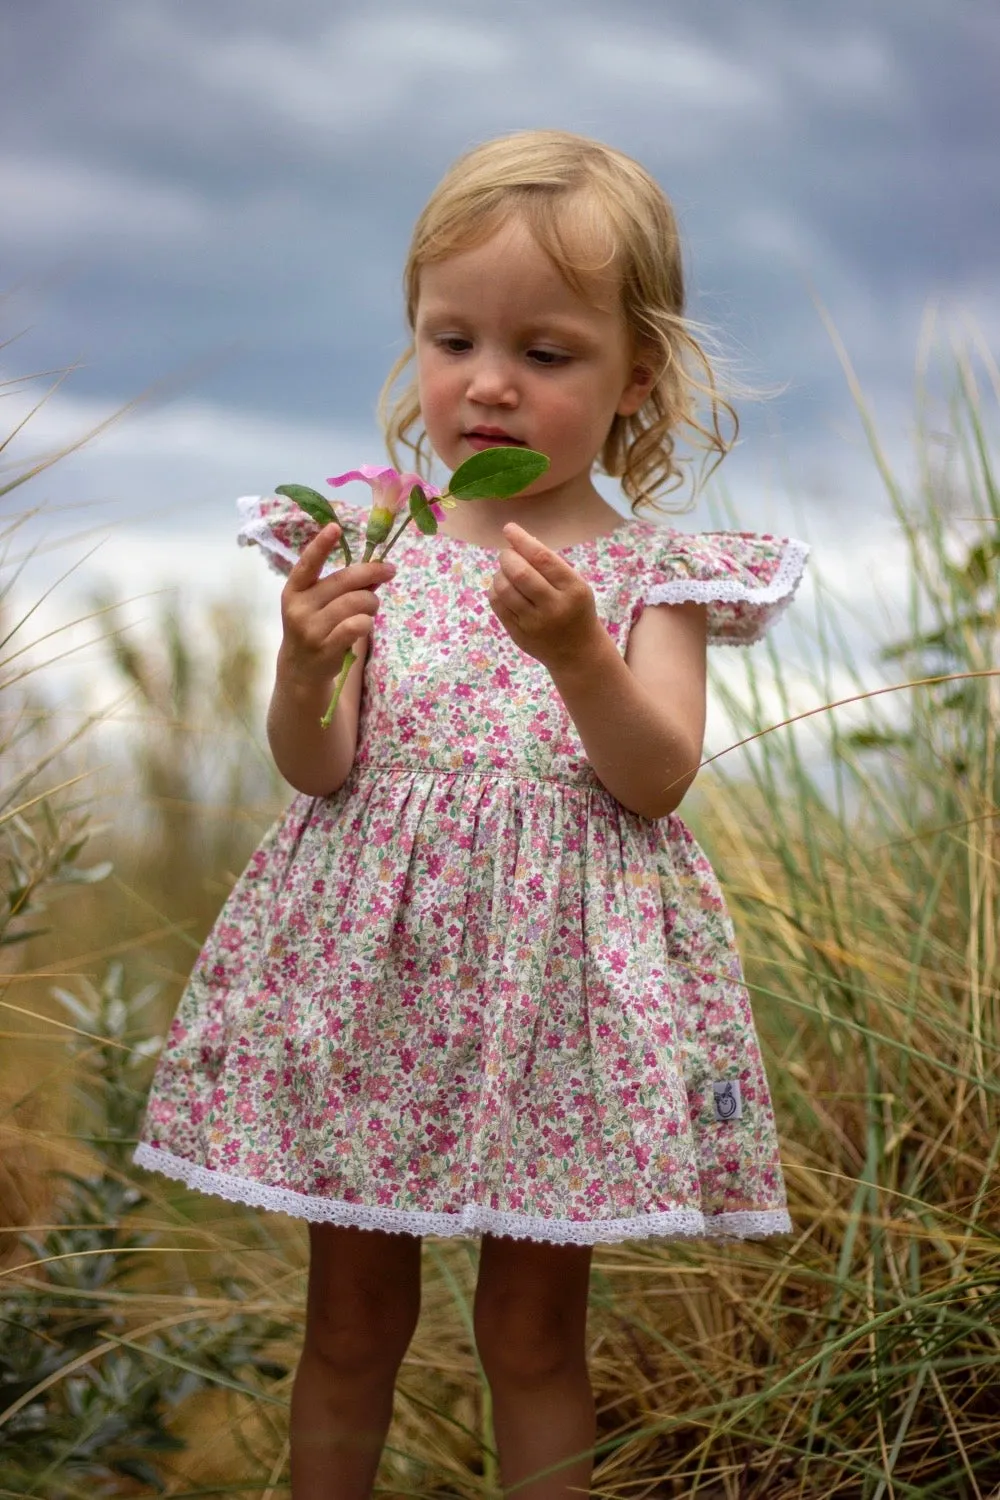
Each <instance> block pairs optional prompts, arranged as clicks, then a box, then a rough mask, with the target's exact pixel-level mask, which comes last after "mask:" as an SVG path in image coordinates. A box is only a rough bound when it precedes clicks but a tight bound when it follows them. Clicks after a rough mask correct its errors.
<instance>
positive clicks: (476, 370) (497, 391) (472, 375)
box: [468, 355, 517, 406]
mask: <svg viewBox="0 0 1000 1500" xmlns="http://www.w3.org/2000/svg"><path fill="white" fill-rule="evenodd" d="M468 396H469V400H470V401H475V402H477V403H478V405H480V406H510V405H511V404H512V403H514V402H516V401H517V387H516V382H515V381H514V378H513V372H512V371H511V369H510V365H509V362H508V361H507V360H504V359H500V358H497V357H490V356H488V355H484V356H483V357H482V358H480V359H478V360H476V362H475V364H474V366H473V368H472V369H471V370H470V372H469V385H468Z"/></svg>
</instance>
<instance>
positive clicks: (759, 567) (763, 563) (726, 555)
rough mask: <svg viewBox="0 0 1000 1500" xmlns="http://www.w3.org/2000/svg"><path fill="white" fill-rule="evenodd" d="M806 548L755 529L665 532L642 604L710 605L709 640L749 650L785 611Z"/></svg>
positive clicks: (802, 566) (799, 575) (791, 539)
mask: <svg viewBox="0 0 1000 1500" xmlns="http://www.w3.org/2000/svg"><path fill="white" fill-rule="evenodd" d="M809 550H810V549H809V546H808V544H807V543H806V542H800V541H798V540H796V538H795V537H787V536H770V535H768V534H766V533H758V532H753V531H702V532H681V531H669V532H667V533H666V535H665V536H664V538H663V540H662V541H661V542H658V544H657V546H656V548H655V549H654V555H653V556H652V557H651V559H650V562H649V565H648V568H647V577H646V581H645V585H644V590H643V602H644V603H645V604H683V603H685V602H686V601H688V600H693V601H696V602H697V603H699V604H706V605H707V606H708V642H709V645H715V646H752V645H753V644H754V642H755V641H759V640H760V639H761V637H762V636H763V635H764V634H765V632H766V631H767V630H768V628H769V627H770V626H771V625H773V623H774V621H775V620H776V619H777V618H778V616H779V615H781V614H782V613H783V611H784V610H785V609H787V607H788V605H789V604H790V603H791V600H792V596H793V595H794V593H795V590H796V589H797V588H798V586H799V583H800V582H801V579H802V574H803V572H804V570H805V565H806V559H807V558H808V556H809Z"/></svg>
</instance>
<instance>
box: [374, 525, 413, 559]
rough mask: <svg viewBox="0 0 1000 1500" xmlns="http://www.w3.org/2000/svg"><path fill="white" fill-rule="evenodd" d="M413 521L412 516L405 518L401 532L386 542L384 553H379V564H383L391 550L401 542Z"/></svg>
mask: <svg viewBox="0 0 1000 1500" xmlns="http://www.w3.org/2000/svg"><path fill="white" fill-rule="evenodd" d="M412 520H413V517H412V516H410V515H408V516H406V517H404V520H403V524H402V526H400V528H399V530H398V531H397V532H396V533H395V535H394V536H391V537H390V538H389V540H388V541H387V542H386V544H385V546H384V547H383V548H382V551H381V552H380V553H379V556H378V560H379V562H381V561H382V559H383V558H384V557H386V556H387V555H388V553H389V550H390V549H391V548H392V547H394V546H395V545H396V543H397V541H398V540H399V538H400V537H401V536H402V535H403V531H404V529H405V528H406V527H407V526H408V525H409V524H410V522H411V521H412Z"/></svg>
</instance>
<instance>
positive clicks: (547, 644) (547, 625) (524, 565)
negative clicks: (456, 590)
mask: <svg viewBox="0 0 1000 1500" xmlns="http://www.w3.org/2000/svg"><path fill="white" fill-rule="evenodd" d="M503 531H504V536H505V537H506V538H507V541H508V542H509V543H510V550H509V551H504V552H501V553H500V567H499V569H498V571H497V572H496V573H494V575H493V581H492V583H491V585H490V591H489V601H490V608H491V609H492V611H493V613H494V614H495V615H496V617H497V619H498V620H499V621H500V624H501V625H502V626H503V628H504V629H505V630H506V632H507V634H508V635H509V636H510V638H511V640H512V641H513V642H514V643H515V645H518V646H520V648H521V650H522V651H525V652H527V654H528V655H529V656H533V657H534V658H535V660H536V661H540V662H541V663H542V665H543V666H545V667H548V669H549V670H550V671H553V670H555V669H557V668H559V667H563V666H569V665H574V664H576V663H577V662H580V661H583V660H585V659H586V657H587V654H588V653H589V652H590V651H592V650H593V647H594V642H595V640H596V639H598V637H599V632H600V630H601V622H600V620H599V618H598V615H597V606H596V604H595V602H594V595H593V592H592V590H591V587H590V584H589V583H587V581H586V579H584V578H581V577H580V574H579V573H578V572H577V571H576V569H575V568H573V567H571V566H570V564H569V563H568V562H567V561H566V559H565V558H564V557H560V556H559V554H558V553H557V552H552V551H551V550H550V549H549V548H548V547H546V546H544V545H543V544H542V543H541V542H540V541H538V540H537V538H536V537H533V536H532V535H531V533H530V532H527V531H525V530H524V528H523V526H518V525H517V524H516V523H515V522H514V521H510V522H508V524H507V525H506V526H505V527H504V528H503Z"/></svg>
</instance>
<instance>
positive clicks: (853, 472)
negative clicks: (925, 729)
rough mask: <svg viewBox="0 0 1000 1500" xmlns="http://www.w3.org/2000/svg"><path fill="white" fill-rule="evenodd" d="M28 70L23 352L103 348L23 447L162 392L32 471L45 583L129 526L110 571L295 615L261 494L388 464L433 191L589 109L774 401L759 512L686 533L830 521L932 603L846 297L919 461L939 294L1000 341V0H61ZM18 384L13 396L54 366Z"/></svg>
mask: <svg viewBox="0 0 1000 1500" xmlns="http://www.w3.org/2000/svg"><path fill="white" fill-rule="evenodd" d="M0 75H2V87H0V113H2V128H0V205H2V218H0V289H2V290H4V291H5V293H6V295H5V298H4V301H3V304H2V308H3V329H2V336H3V337H4V338H7V339H9V338H11V337H12V336H13V335H20V336H19V337H17V338H16V340H15V342H13V343H11V344H9V345H8V346H7V347H6V348H5V349H3V350H2V351H0V369H2V372H3V374H4V375H5V376H6V377H7V378H8V379H9V378H10V377H11V376H14V375H23V374H27V373H29V372H31V371H35V370H49V369H55V368H62V367H64V366H66V365H68V364H70V363H72V362H76V361H80V362H81V368H79V369H78V370H76V371H75V372H74V373H73V374H72V376H71V377H70V378H69V379H68V380H67V381H66V382H65V383H64V384H63V385H62V386H61V387H60V389H59V391H58V393H57V394H56V395H55V396H54V397H53V398H52V399H51V400H49V401H48V402H47V403H46V405H45V407H44V408H43V410H42V411H41V412H40V413H39V414H37V415H36V416H35V417H33V418H32V420H31V422H30V423H29V425H28V427H27V428H26V430H25V435H24V437H23V438H22V440H21V443H20V446H17V445H15V449H14V452H15V455H17V454H27V453H29V452H32V451H34V450H35V449H36V448H41V447H45V446H47V445H49V444H51V443H55V442H63V441H67V440H69V439H70V438H72V437H75V436H77V435H79V434H81V433H82V432H83V431H84V430H86V429H87V428H88V427H89V426H91V425H93V424H94V423H96V422H98V421H100V420H102V419H103V418H105V417H107V416H109V415H110V414H111V413H112V412H113V411H115V410H116V409H117V408H118V407H120V406H121V405H123V404H124V403H125V402H127V401H130V400H132V399H133V398H135V397H138V396H140V395H142V394H143V393H144V392H146V391H148V390H149V389H150V388H151V387H157V388H159V395H158V397H157V399H156V400H155V401H153V402H150V403H145V404H144V405H142V406H141V407H140V408H139V409H138V410H137V411H136V412H135V413H134V414H133V415H132V416H131V417H129V418H128V419H127V420H126V421H124V422H123V423H119V424H116V425H115V426H114V427H113V428H112V429H111V430H110V431H109V432H108V433H107V434H106V436H104V437H103V438H102V439H101V440H99V441H98V442H96V443H95V444H93V445H91V446H89V447H88V448H87V449H86V450H85V451H84V452H83V453H82V454H80V455H79V456H78V457H76V458H74V459H72V460H70V461H68V462H66V463H64V464H60V465H59V466H58V468H57V469H55V470H53V471H52V473H51V474H50V475H48V476H45V477H42V478H40V479H38V480H36V481H34V482H33V483H32V484H31V485H30V486H28V487H26V488H25V489H22V490H19V491H18V492H17V493H16V496H14V497H8V499H7V501H6V502H5V503H6V504H7V505H8V506H10V504H11V501H12V499H16V500H17V502H18V504H22V503H23V504H32V505H45V506H47V507H50V508H49V509H48V510H46V511H45V512H44V513H43V515H41V516H40V517H38V518H36V519H35V521H33V522H32V523H31V525H30V526H28V527H27V528H25V530H24V533H23V535H24V537H25V538H26V539H27V538H30V539H32V540H35V541H38V540H41V544H42V549H43V550H42V551H41V552H40V553H39V554H38V555H37V556H36V557H35V559H34V560H33V562H32V563H31V565H30V566H29V568H28V569H27V571H26V572H25V574H24V577H23V580H22V583H21V584H20V585H19V587H20V588H22V589H28V588H31V587H38V586H39V585H40V584H41V583H43V582H44V581H45V579H46V578H47V577H49V576H51V573H52V570H53V569H54V568H55V567H56V566H60V565H61V566H66V565H68V564H69V563H70V562H72V561H74V560H76V559H78V558H79V556H80V555H81V553H82V551H83V550H85V545H86V546H89V545H92V544H93V542H95V541H100V543H101V545H100V547H99V549H98V552H97V553H96V554H95V556H94V557H93V558H92V559H90V560H89V561H88V562H87V563H85V564H82V565H81V566H80V568H79V569H78V571H77V573H76V574H75V575H74V586H76V585H78V586H79V588H80V590H81V591H84V590H85V587H86V585H87V583H88V582H89V580H90V579H91V578H93V577H95V576H97V574H99V573H102V572H103V576H104V577H107V578H109V579H111V580H112V581H113V582H114V583H115V585H116V586H118V587H119V588H120V589H121V590H122V591H124V592H126V593H129V592H138V591H140V590H141V589H142V588H143V586H144V585H149V584H151V583H154V582H162V583H171V582H176V581H182V582H183V585H184V587H185V588H187V589H189V590H190V591H191V592H192V593H193V594H194V593H198V592H199V591H200V593H201V594H202V595H204V594H206V593H211V592H212V591H213V590H215V591H216V592H218V593H221V592H224V591H226V590H229V589H232V588H234V587H238V588H245V589H248V590H259V598H260V600H261V607H262V609H263V610H265V611H270V612H271V613H270V614H269V618H270V619H271V622H272V627H273V611H274V610H275V609H276V607H277V594H276V589H275V587H274V585H276V582H277V581H276V580H274V579H273V577H272V576H271V575H266V580H267V581H266V582H265V581H264V579H265V572H264V569H263V565H262V563H261V561H260V559H259V558H257V557H256V556H252V557H251V556H250V555H248V554H247V553H242V552H237V550H236V549H235V548H234V546H233V544H232V527H233V500H234V498H235V497H236V496H237V495H239V494H244V493H260V492H263V491H267V490H269V489H272V488H273V486H274V485H275V484H277V483H280V482H281V481H282V480H287V479H296V480H299V481H302V482H307V483H313V484H315V485H321V484H322V480H323V478H324V477H325V475H327V474H329V473H332V472H335V471H336V470H337V469H340V468H347V467H353V466H354V465H356V464H358V463H363V462H377V461H379V459H380V458H381V457H382V454H381V450H380V445H379V436H378V430H377V427H376V424H375V420H374V404H375V399H376V396H377V392H378V389H379V386H380V384H381V381H382V378H383V376H384V374H385V372H386V370H387V369H388V367H389V365H390V364H391V362H392V360H393V359H394V358H395V356H396V354H397V353H398V352H399V350H400V348H401V347H402V343H403V320H402V301H401V295H400V273H401V269H402V264H403V260H404V256H405V253H406V246H407V242H408V238H409V233H410V229H411V226H412V223H413V220H414V217H415V216H416V214H417V213H418V212H419V210H420V208H421V207H422V205H423V203H424V201H425V200H426V198H427V196H428V195H429V193H430V192H431V191H432V189H433V188H434V186H435V184H436V182H437V181H438V180H439V178H440V176H441V175H442V173H443V172H444V170H445V169H446V168H447V166H448V165H449V163H450V162H451V161H452V160H453V159H454V158H455V157H456V156H457V155H458V154H459V153H460V152H462V151H463V150H465V149H466V148H467V147H469V146H470V145H472V144H474V143H476V142H478V141H482V140H484V139H487V138H489V137H491V136H494V135H498V134H501V133H504V132H506V131H509V130H514V129H520V128H525V127H532V126H557V127H561V128H565V129H569V130H573V131H579V132H581V133H584V134H588V135H592V136H595V137H598V138H599V139H602V140H604V141H607V142H609V143H611V144H613V145H615V146H617V147H619V148H621V149H623V150H624V151H626V152H628V153H630V154H632V155H634V156H636V157H637V158H638V159H639V160H640V161H642V162H643V164H644V165H645V166H646V167H647V168H648V169H649V170H650V171H651V172H652V173H653V174H654V175H655V176H656V177H657V178H658V180H659V181H660V182H661V183H662V184H663V186H664V188H665V189H666V191H667V192H668V194H669V195H670V197H671V198H672V200H673V202H674V204H675V206H676V209H677V212H678V215H679V218H680V221H681V225H682V229H683V232H684V235H685V238H686V242H687V265H688V275H689V284H690V289H691V302H690V311H691V313H692V315H693V316H695V317H696V318H698V319H701V320H703V321H705V322H707V323H708V324H709V325H710V326H711V327H712V328H713V329H714V330H715V331H716V332H717V334H718V337H719V338H720V339H721V341H722V344H723V346H724V348H725V349H726V350H727V352H728V354H729V355H730V357H731V358H732V359H733V360H734V361H735V367H736V369H737V371H738V373H739V374H740V375H741V377H742V378H743V380H744V381H746V382H748V383H749V384H751V385H753V386H755V387H759V388H761V389H767V390H770V391H771V392H772V394H771V395H770V396H769V397H768V399H766V400H761V401H758V402H755V403H749V404H747V405H744V406H743V407H742V409H741V415H742V416H743V419H744V441H743V443H742V445H741V447H740V449H739V451H738V452H737V453H735V454H734V455H733V456H732V457H731V458H730V459H729V460H727V463H726V465H725V466H724V473H725V474H726V476H727V493H728V496H729V501H730V503H731V505H732V507H733V517H732V518H726V517H724V516H722V515H720V513H719V512H718V511H717V510H713V509H712V506H713V505H715V503H716V502H715V501H712V500H710V499H709V500H705V499H703V500H702V501H700V502H699V506H698V508H697V509H696V510H694V511H692V512H690V513H689V514H687V515H685V516H684V517H683V518H682V519H681V521H680V522H679V524H680V525H682V526H684V527H685V528H687V529H690V530H697V529H710V528H711V527H712V526H718V525H727V524H734V522H735V524H737V525H739V526H740V527H743V528H746V529H756V530H772V531H774V530H782V531H784V532H787V533H791V534H795V535H800V536H803V537H805V539H806V540H808V541H810V542H811V543H812V545H813V547H814V558H815V563H816V565H817V567H818V569H820V570H821V572H822V575H823V577H824V579H825V580H827V581H829V583H830V584H831V586H832V587H834V588H835V589H838V590H841V591H842V592H843V594H844V598H845V602H846V604H847V605H848V606H850V608H849V609H848V613H849V614H850V613H852V610H853V609H854V607H855V606H856V607H857V608H860V609H864V608H865V607H866V605H867V604H868V603H870V596H871V595H872V593H873V592H876V591H879V592H881V593H882V595H883V597H884V599H886V600H889V601H890V602H891V601H892V600H893V599H895V598H897V597H898V598H899V600H900V601H902V598H903V587H904V583H905V577H904V573H905V569H904V565H903V561H902V554H901V552H900V551H899V548H898V544H897V539H896V535H895V533H896V529H897V528H896V527H895V523H894V521H893V518H892V514H891V507H890V505H889V502H888V500H886V499H885V497H884V496H883V495H882V492H881V491H880V489H879V488H878V485H877V483H876V480H875V477H874V473H873V467H872V464H871V462H870V460H868V459H867V457H866V455H865V451H864V447H863V443H862V440H861V435H860V428H859V425H858V422H857V420H856V418H855V417H854V416H853V415H852V406H851V401H850V397H849V394H848V391H847V387H846V384H845V381H844V377H843V373H842V371H841V369H840V366H839V364H838V360H837V356H836V353H835V351H834V348H833V346H832V344H831V340H830V337H829V334H828V332H827V331H826V329H825V328H824V325H823V321H822V319H821V317H820V313H819V311H818V309H817V305H816V302H815V300H814V297H818V298H819V299H820V300H821V301H822V303H823V305H824V306H825V307H826V309H828V311H829V314H830V316H831V317H832V319H833V320H834V322H835V324H836V327H837V329H838V331H839V334H840V336H841V337H842V339H843V341H844V343H845V345H846V347H847V349H848V351H849V354H850V357H851V359H852V360H853V362H854V364H855V366H856V368H857V370H858V373H859V375H860V378H861V381H862V384H863V386H864V388H865V390H866V392H867V393H868V396H869V398H870V399H871V402H872V404H873V406H874V408H875V412H876V415H877V417H878V419H879V422H880V425H881V427H882V430H883V433H884V436H885V439H886V442H887V445H888V446H889V449H890V451H891V453H892V454H893V456H894V458H895V459H896V460H897V461H898V462H899V463H900V464H901V465H904V464H905V462H906V454H907V451H908V443H909V424H910V421H911V411H912V387H913V373H914V363H915V358H916V350H917V345H918V340H919V337H920V330H921V322H922V319H923V318H924V316H925V314H926V311H927V308H928V305H929V303H932V302H933V303H934V304H936V305H938V306H940V307H941V309H942V310H943V314H944V316H945V317H951V318H953V319H954V318H958V317H961V316H966V317H969V318H971V319H973V320H974V321H975V323H976V324H977V326H978V327H979V328H980V329H981V330H982V332H983V334H984V335H985V337H986V339H987V340H988V341H990V342H992V345H993V347H994V349H995V348H996V346H997V343H998V341H1000V270H998V262H997V254H996V226H997V224H998V223H1000V211H998V210H1000V203H998V199H1000V174H998V172H997V157H996V146H997V141H998V139H1000V91H998V90H997V88H996V79H997V77H1000V11H997V10H996V9H995V8H994V7H993V6H990V5H988V4H986V3H985V0H889V3H885V4H883V5H880V6H872V5H871V4H870V3H862V0H843V3H841V4H840V5H838V6H837V7H829V6H821V5H819V4H817V3H806V4H803V3H802V0H754V3H753V4H750V5H748V4H745V3H742V0H701V3H699V4H698V5H697V6H694V5H687V6H680V5H677V4H674V3H673V0H544V3H541V0H530V3H529V0H508V3H507V4H506V5H504V6H502V7H471V6H469V5H468V4H467V3H458V0H436V3H435V0H408V3H401V4H398V5H397V4H395V3H390V0H386V3H381V0H372V3H368V4H364V5H362V4H361V3H359V0H341V3H333V4H331V3H320V0H281V3H280V4H279V3H278V0H270V3H265V0H199V3H198V4H196V5H195V4H183V3H181V0H102V3H101V5H100V6H92V5H81V4H79V3H78V0H32V3H31V4H18V5H10V4H9V5H6V6H4V7H3V16H2V20H0ZM45 384H46V382H41V383H40V384H38V385H37V386H35V387H32V389H34V390H36V391H37V392H38V393H40V392H41V390H42V389H44V386H45ZM8 392H9V394H8V399H7V401H6V402H5V403H4V405H3V407H0V415H4V414H6V415H7V416H8V417H10V418H13V417H15V416H17V415H18V414H19V413H20V412H23V410H24V409H25V406H24V403H25V400H26V393H25V391H24V390H22V389H21V388H8ZM604 488H605V490H606V493H608V494H609V498H613V494H612V492H611V491H610V490H608V489H607V486H604ZM46 570H48V572H46ZM873 584H877V590H875V589H873ZM809 587H810V589H811V588H812V584H810V586H809ZM81 597H82V592H81ZM60 598H61V599H63V600H65V601H67V603H68V602H69V601H70V600H71V598H72V595H71V593H70V592H68V591H67V590H64V591H63V592H62V593H61V595H60ZM810 598H811V595H810V594H808V593H807V594H806V595H805V596H804V599H805V600H806V601H808V600H809V599H810ZM798 608H799V606H798V605H796V606H794V607H793V613H794V610H796V609H798ZM801 608H802V610H803V616H802V618H803V620H804V619H805V616H806V615H810V616H811V607H809V606H808V603H804V604H803V606H802V607H801ZM40 618H44V616H40ZM791 620H792V616H791V615H790V616H789V618H788V620H787V621H786V622H783V623H782V625H781V626H780V627H779V628H780V630H781V631H782V632H784V633H785V635H787V636H788V645H789V647H791V645H792V644H793V641H792V636H793V635H794V634H795V632H794V631H793V628H792V624H791ZM848 628H849V631H853V632H854V636H853V639H854V641H855V644H856V645H857V646H858V647H859V648H860V649H862V651H863V649H864V646H865V641H866V635H865V627H862V626H861V625H860V624H858V623H857V622H856V621H854V620H853V618H852V620H851V621H850V622H849V626H848ZM784 638H785V637H784V636H783V637H782V639H783V640H784ZM723 654H725V653H715V656H716V658H717V659H718V658H720V657H721V656H722V655H723ZM729 654H730V655H732V653H729ZM730 669H731V670H734V671H738V670H742V668H741V667H738V666H736V664H735V663H734V664H733V665H732V667H731V668H727V670H730Z"/></svg>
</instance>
